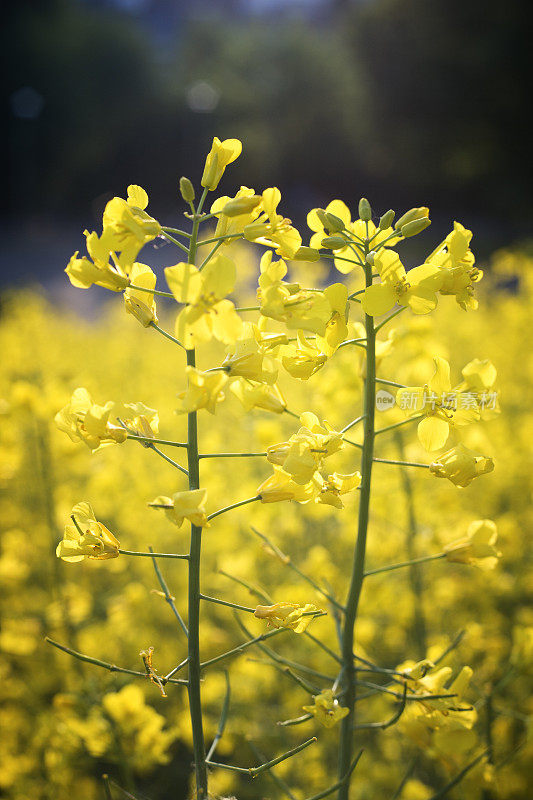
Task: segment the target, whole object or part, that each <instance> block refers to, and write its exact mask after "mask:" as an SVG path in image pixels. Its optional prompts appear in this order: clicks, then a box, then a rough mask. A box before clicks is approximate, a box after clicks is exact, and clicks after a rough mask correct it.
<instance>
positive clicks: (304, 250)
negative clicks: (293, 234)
mask: <svg viewBox="0 0 533 800" xmlns="http://www.w3.org/2000/svg"><path fill="white" fill-rule="evenodd" d="M292 258H293V261H318V260H319V258H320V253H319V252H318V250H315V248H314V247H299V248H298V250H297V251H296V253H295V254H294V255H293V257H292Z"/></svg>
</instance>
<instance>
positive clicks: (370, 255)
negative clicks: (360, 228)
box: [365, 250, 376, 267]
mask: <svg viewBox="0 0 533 800" xmlns="http://www.w3.org/2000/svg"><path fill="white" fill-rule="evenodd" d="M375 255H376V252H375V250H371V251H370V253H367V255H366V258H365V261H366V263H367V264H368V265H369V266H370V267H373V266H374V258H375Z"/></svg>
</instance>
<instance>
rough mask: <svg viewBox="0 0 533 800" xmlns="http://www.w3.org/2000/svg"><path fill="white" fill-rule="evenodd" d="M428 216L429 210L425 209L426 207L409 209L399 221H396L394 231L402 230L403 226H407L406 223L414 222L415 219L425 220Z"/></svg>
mask: <svg viewBox="0 0 533 800" xmlns="http://www.w3.org/2000/svg"><path fill="white" fill-rule="evenodd" d="M428 214H429V208H426V206H420V208H411V209H410V210H409V211H406V212H405V214H403V215H402V216H401V217H400V219H398V220H396V225H395V226H394V227H395V228H396V229H398V228H402V227H403V226H404V225H407V223H408V222H414V220H415V219H422V218H423V217H425V218H426V219H427V217H428Z"/></svg>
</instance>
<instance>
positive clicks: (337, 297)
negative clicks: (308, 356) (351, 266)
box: [316, 283, 348, 358]
mask: <svg viewBox="0 0 533 800" xmlns="http://www.w3.org/2000/svg"><path fill="white" fill-rule="evenodd" d="M324 295H325V296H326V299H327V301H328V303H329V305H330V309H331V317H330V318H329V320H328V322H327V325H326V331H325V333H324V336H317V338H316V343H317V346H318V347H320V348H321V350H322V351H323V352H324V353H325V354H326V355H327V356H328V358H329V357H330V356H332V355H333V353H334V352H335V350H336V349H337V348H338V346H339V345H340V344H341V342H344V340H345V339H346V338H347V337H348V325H347V324H346V323H347V320H348V289H347V288H346V286H344V284H342V283H333V284H331V286H327V287H326V288H325V289H324Z"/></svg>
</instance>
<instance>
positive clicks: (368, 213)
mask: <svg viewBox="0 0 533 800" xmlns="http://www.w3.org/2000/svg"><path fill="white" fill-rule="evenodd" d="M359 219H362V220H363V222H370V220H371V219H372V209H371V208H370V203H369V202H368V200H367V199H366V197H362V198H361V199H360V200H359Z"/></svg>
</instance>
